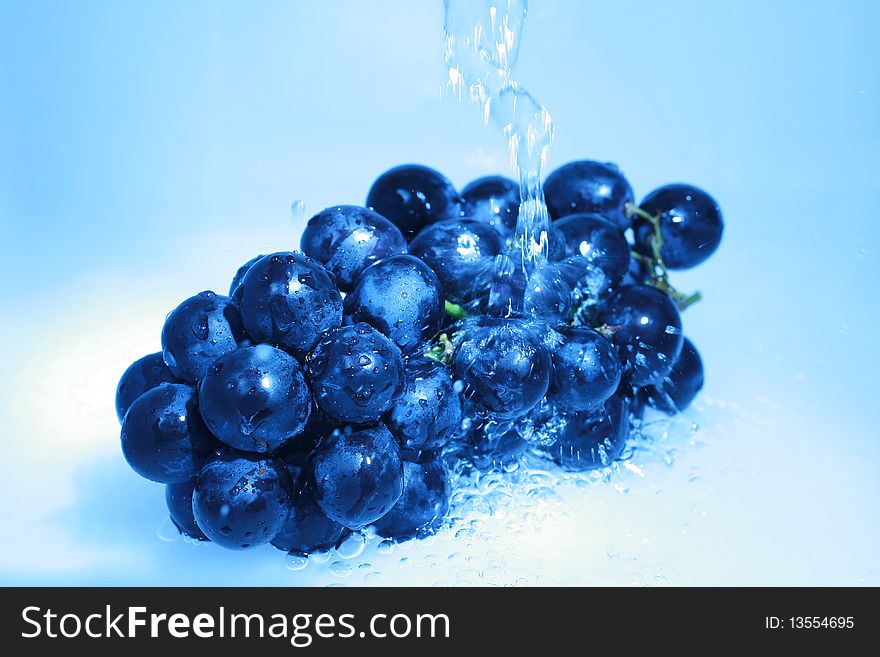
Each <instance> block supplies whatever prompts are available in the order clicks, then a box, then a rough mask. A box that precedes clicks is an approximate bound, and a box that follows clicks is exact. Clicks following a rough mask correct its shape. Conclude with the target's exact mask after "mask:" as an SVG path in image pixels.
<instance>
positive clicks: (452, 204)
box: [367, 164, 461, 238]
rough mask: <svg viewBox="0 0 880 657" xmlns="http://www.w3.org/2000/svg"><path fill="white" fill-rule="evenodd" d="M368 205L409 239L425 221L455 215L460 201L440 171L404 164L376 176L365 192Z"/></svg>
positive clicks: (454, 216)
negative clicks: (368, 190) (367, 192)
mask: <svg viewBox="0 0 880 657" xmlns="http://www.w3.org/2000/svg"><path fill="white" fill-rule="evenodd" d="M367 207H368V208H370V209H371V210H375V211H376V212H378V213H379V214H381V215H382V216H383V217H386V218H387V219H388V220H389V221H391V223H393V224H394V225H396V226H397V227H398V228H399V229H400V231H401V232H402V233H403V234H404V235H405V236H406V237H407V238H410V237H412V236H413V235H415V234H416V233H418V232H419V231H420V230H422V229H423V228H424V227H425V226H427V225H428V224H432V223H434V222H436V221H443V220H445V219H453V218H456V217H458V216H459V214H460V212H461V200H460V198H459V196H458V193H457V192H456V191H455V187H454V186H453V185H452V183H451V182H449V180H447V179H446V177H444V176H443V175H442V174H440V173H438V172H437V171H434V169H429V168H428V167H424V166H420V165H418V164H405V165H403V166H399V167H395V168H394V169H391V170H389V171H386V172H385V173H383V174H382V175H381V176H379V177H378V178H377V179H376V182H374V183H373V186H372V187H371V188H370V192H369V194H367Z"/></svg>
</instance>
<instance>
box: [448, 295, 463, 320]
mask: <svg viewBox="0 0 880 657" xmlns="http://www.w3.org/2000/svg"><path fill="white" fill-rule="evenodd" d="M446 314H447V315H449V316H450V317H454V318H455V319H463V318H464V317H468V316H469V313H468V311H466V310H465V309H464V308H462V307H461V306H459V305H458V304H457V303H452V302H451V301H449V300H448V299H447V300H446Z"/></svg>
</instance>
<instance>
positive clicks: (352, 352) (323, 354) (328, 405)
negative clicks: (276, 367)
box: [307, 322, 403, 424]
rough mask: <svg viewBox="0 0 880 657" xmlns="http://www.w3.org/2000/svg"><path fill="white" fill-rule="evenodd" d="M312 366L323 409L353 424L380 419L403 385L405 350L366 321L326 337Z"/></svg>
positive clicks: (312, 356) (312, 358)
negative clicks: (403, 354) (402, 352)
mask: <svg viewBox="0 0 880 657" xmlns="http://www.w3.org/2000/svg"><path fill="white" fill-rule="evenodd" d="M307 366H308V372H309V381H310V382H311V384H312V392H313V394H314V395H315V401H316V402H317V403H318V406H319V407H320V408H321V409H322V410H323V411H324V412H325V413H327V414H328V415H329V416H331V417H333V418H336V419H337V420H341V421H342V422H349V423H352V424H363V423H365V422H372V421H373V420H378V419H379V418H380V417H381V416H382V414H383V413H384V412H385V411H387V410H388V409H389V408H391V404H392V403H394V401H395V399H396V398H397V397H398V396H399V394H400V388H401V385H402V383H403V356H402V354H401V353H400V349H399V348H398V347H397V345H396V344H394V343H393V342H392V341H391V340H389V339H388V338H387V337H385V336H384V335H382V334H381V333H379V331H377V330H376V329H374V328H373V327H372V326H370V325H369V324H365V323H363V322H361V323H359V324H354V325H352V326H342V327H340V328H337V329H333V330H332V331H329V332H327V333H325V334H324V335H323V336H322V337H321V339H320V341H319V342H318V344H317V345H316V346H315V349H314V351H312V353H311V354H309V358H308V361H307Z"/></svg>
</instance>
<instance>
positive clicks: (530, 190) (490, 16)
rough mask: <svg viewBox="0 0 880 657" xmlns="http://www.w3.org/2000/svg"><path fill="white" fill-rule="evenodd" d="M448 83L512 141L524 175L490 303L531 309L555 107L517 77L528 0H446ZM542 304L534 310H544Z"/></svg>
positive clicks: (544, 249)
mask: <svg viewBox="0 0 880 657" xmlns="http://www.w3.org/2000/svg"><path fill="white" fill-rule="evenodd" d="M444 7H445V23H444V37H445V43H446V53H445V57H446V64H447V66H448V69H449V84H450V86H451V87H452V89H453V90H454V91H455V92H456V93H457V94H458V97H459V99H462V98H463V97H464V96H465V90H467V97H468V99H469V100H470V101H471V102H473V103H475V104H477V105H479V107H480V108H481V110H482V116H483V121H484V122H485V123H486V124H488V123H490V122H492V123H494V124H495V125H497V126H498V127H499V128H500V131H501V133H502V135H503V136H504V137H505V139H506V140H507V146H508V150H509V152H510V158H511V161H512V163H513V165H514V167H515V169H516V172H517V175H518V177H519V186H520V209H519V219H518V220H517V227H516V236H515V239H514V243H513V245H512V247H513V248H512V249H511V251H510V252H509V253H507V254H506V255H501V256H499V257H498V260H497V261H496V267H495V276H494V284H493V286H492V292H491V295H490V306H491V307H492V308H494V309H495V310H496V311H498V310H501V311H504V310H505V308H506V310H507V312H508V313H511V312H519V311H524V310H525V311H529V310H530V308H529V307H528V306H529V305H530V304H529V300H528V299H527V296H528V295H527V294H526V290H528V289H529V287H530V285H529V281H530V279H531V278H532V277H533V276H534V274H535V272H536V271H538V270H540V269H542V268H543V266H544V264H545V263H546V262H547V259H548V253H549V243H550V241H549V230H550V218H549V215H548V213H547V206H546V204H545V203H544V194H543V191H542V188H541V172H542V169H543V167H544V165H545V164H546V162H547V160H548V158H549V157H550V147H551V145H552V143H553V136H554V126H553V120H552V118H551V116H550V112H549V111H548V110H547V108H546V107H544V105H542V104H541V103H540V102H539V101H538V100H537V99H536V98H535V97H534V96H532V95H531V94H530V93H529V92H528V91H526V90H525V89H524V88H523V87H521V86H520V85H519V83H517V82H516V81H515V80H514V79H513V78H512V75H511V73H512V68H513V65H514V63H515V62H516V59H517V57H518V55H519V48H520V43H521V40H522V32H523V27H524V25H525V20H526V14H527V11H528V3H527V1H526V0H444ZM540 306H541V304H537V305H536V306H535V308H534V312H533V314H536V315H539V316H543V313H544V311H543V310H542V309H541V308H540Z"/></svg>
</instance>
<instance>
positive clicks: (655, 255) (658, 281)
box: [626, 203, 703, 311]
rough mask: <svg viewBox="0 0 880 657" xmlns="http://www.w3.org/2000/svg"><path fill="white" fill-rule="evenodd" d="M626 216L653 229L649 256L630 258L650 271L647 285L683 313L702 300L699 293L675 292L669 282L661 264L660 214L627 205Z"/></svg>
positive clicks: (634, 254)
mask: <svg viewBox="0 0 880 657" xmlns="http://www.w3.org/2000/svg"><path fill="white" fill-rule="evenodd" d="M626 216H627V217H634V216H636V217H640V218H642V219H644V220H645V221H647V222H648V223H650V224H651V227H652V228H653V229H654V230H653V232H652V234H651V240H650V242H651V255H650V256H646V255H644V254H642V253H637V252H636V251H633V252H632V256H633V257H634V258H636V259H637V260H639V262H641V263H642V264H645V265H647V266H648V268H649V269H650V274H651V280H650V281H649V283H650V284H651V285H653V286H654V287H656V288H658V289H660V290H663V291H664V292H666V294H668V295H669V296H670V297H671V298H672V300H673V301H675V303H676V305H677V306H678V309H679V310H680V311H684V310H685V309H687V308H688V307H689V306H691V305H693V304H695V303H696V302H697V301H699V300H700V299H702V298H703V295H702V294H700V292H694V293H693V294H684V293H683V292H679V291H678V290H676V289H675V288H674V287H673V286H672V283H670V282H669V270H668V269H666V263H664V262H663V256H662V255H661V254H662V252H663V232H662V231H661V230H660V217H661V214H660V213H657V214H656V215H652V214H650V213H649V212H646V211H645V210H643V209H642V208H640V207H638V206H635V205H633V204H631V203H628V204H627V206H626Z"/></svg>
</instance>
